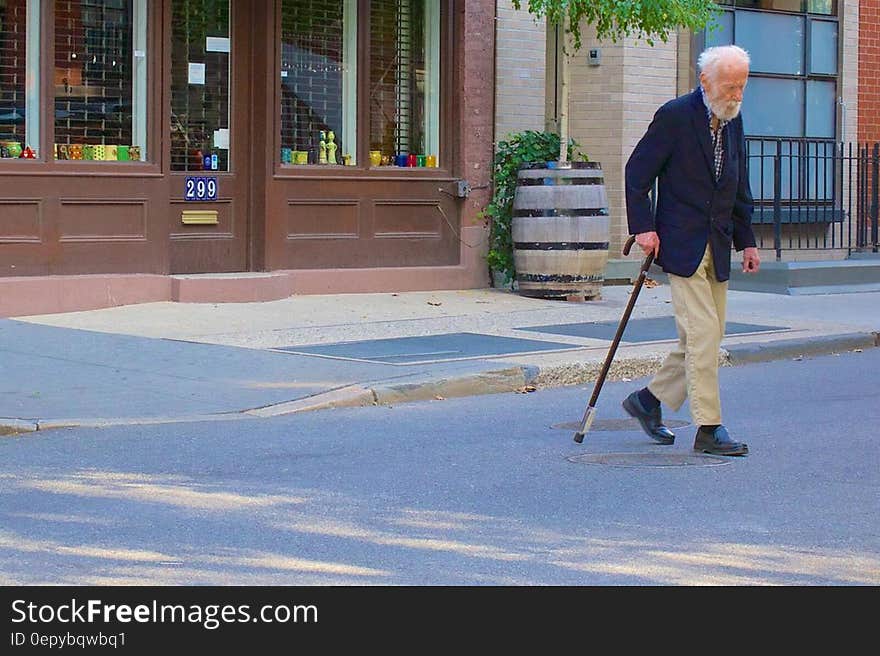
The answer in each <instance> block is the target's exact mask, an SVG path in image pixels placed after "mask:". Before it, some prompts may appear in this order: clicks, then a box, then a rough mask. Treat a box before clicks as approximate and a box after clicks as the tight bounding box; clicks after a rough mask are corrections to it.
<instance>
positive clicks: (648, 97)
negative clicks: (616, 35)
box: [569, 26, 678, 259]
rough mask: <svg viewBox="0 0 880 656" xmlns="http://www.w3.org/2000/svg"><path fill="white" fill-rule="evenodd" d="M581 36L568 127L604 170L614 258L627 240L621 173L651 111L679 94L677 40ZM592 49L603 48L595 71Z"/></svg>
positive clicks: (589, 30)
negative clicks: (649, 42)
mask: <svg viewBox="0 0 880 656" xmlns="http://www.w3.org/2000/svg"><path fill="white" fill-rule="evenodd" d="M581 33H582V34H583V37H584V39H583V48H582V49H581V50H580V52H578V53H576V54H575V55H574V56H573V57H572V60H571V66H572V67H571V74H572V77H571V81H572V86H571V99H570V111H571V118H570V123H569V125H570V128H571V136H572V137H574V138H575V139H576V140H577V141H578V142H579V143H581V144H582V145H583V151H584V152H585V153H586V155H587V156H588V157H589V158H590V159H591V160H593V161H597V162H599V163H600V164H601V165H602V172H603V173H604V176H605V190H606V193H607V194H608V210H609V212H610V214H611V244H610V257H611V259H618V258H620V257H621V256H620V251H621V248H622V246H623V243H624V241H626V238H627V236H629V230H628V228H627V220H626V202H625V195H624V180H623V177H624V175H623V174H624V168H625V166H626V161H627V159H629V156H630V153H632V150H633V148H634V147H635V145H636V143H637V142H638V140H639V139H640V138H641V136H642V134H644V131H645V129H646V128H647V127H648V124H649V123H650V122H651V119H652V118H653V116H654V112H656V111H657V109H658V108H659V107H660V105H662V104H663V103H664V102H666V101H667V100H670V99H672V98H674V97H675V96H676V95H677V83H678V74H677V72H678V64H677V60H676V52H677V47H678V38H677V37H676V36H671V37H670V39H669V42H668V43H662V42H659V41H658V42H656V43H655V45H654V46H653V47H651V46H648V45H647V44H646V43H645V42H644V41H638V40H635V39H632V38H627V39H624V40H622V41H619V42H618V43H611V42H607V43H606V42H599V41H597V40H596V37H595V30H594V29H593V28H591V27H586V26H584V27H583V28H582V30H581ZM594 47H599V48H600V49H601V55H602V59H601V64H600V65H599V66H590V65H589V64H588V63H587V56H586V51H587V49H588V48H594ZM634 257H635V259H638V256H634Z"/></svg>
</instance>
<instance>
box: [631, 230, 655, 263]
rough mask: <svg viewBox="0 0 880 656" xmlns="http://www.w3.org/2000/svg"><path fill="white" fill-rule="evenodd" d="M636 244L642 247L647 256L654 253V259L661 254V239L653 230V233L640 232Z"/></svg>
mask: <svg viewBox="0 0 880 656" xmlns="http://www.w3.org/2000/svg"><path fill="white" fill-rule="evenodd" d="M636 243H637V244H638V245H639V246H640V247H641V249H642V252H643V253H644V254H645V255H650V254H651V253H654V259H655V260H656V259H657V255H658V254H659V253H660V237H658V236H657V233H656V232H654V231H653V230H652V231H651V232H640V233H639V234H637V235H636Z"/></svg>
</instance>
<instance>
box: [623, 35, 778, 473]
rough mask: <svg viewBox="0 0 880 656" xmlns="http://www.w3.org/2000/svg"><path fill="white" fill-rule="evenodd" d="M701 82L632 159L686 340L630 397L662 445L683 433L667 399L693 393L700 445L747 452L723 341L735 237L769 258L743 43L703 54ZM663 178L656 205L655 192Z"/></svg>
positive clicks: (640, 239) (645, 238)
mask: <svg viewBox="0 0 880 656" xmlns="http://www.w3.org/2000/svg"><path fill="white" fill-rule="evenodd" d="M697 64H698V66H699V69H700V86H699V87H698V88H697V89H695V90H694V91H693V92H692V93H689V94H686V95H684V96H681V97H679V98H675V99H674V100H671V101H669V102H667V103H666V104H665V105H663V106H662V107H661V108H660V109H659V110H657V113H656V114H655V115H654V120H653V121H652V122H651V125H650V126H649V127H648V130H647V132H646V133H645V135H644V136H643V137H642V139H641V140H640V141H639V143H638V144H637V145H636V147H635V150H633V153H632V155H631V156H630V158H629V161H628V162H627V165H626V209H627V217H628V222H629V230H630V233H631V234H634V235H635V237H636V243H637V244H638V245H639V246H640V247H641V249H642V250H643V251H644V253H645V254H646V255H647V254H649V253H653V254H654V256H655V258H656V262H657V264H658V265H659V266H661V267H662V268H663V270H664V271H665V272H666V273H668V274H669V284H670V288H671V291H672V303H673V308H674V312H675V325H676V328H677V330H678V337H679V342H678V345H677V346H676V348H675V350H673V351H672V352H671V353H670V354H669V356H668V357H667V358H666V360H665V361H664V362H663V365H662V366H661V368H660V370H659V371H658V372H657V373H656V375H655V376H654V377H653V378H652V379H651V382H650V383H649V384H648V386H647V387H645V388H643V389H641V390H638V391H636V392H633V393H632V394H630V395H629V396H628V397H627V398H626V400H624V402H623V408H624V410H626V412H627V413H628V414H630V415H631V416H633V417H635V418H636V419H638V421H639V423H640V424H641V426H642V428H643V429H644V430H645V432H646V433H647V434H648V435H649V436H650V437H651V438H653V439H654V440H655V441H656V442H659V443H660V444H672V443H673V441H674V440H675V435H674V434H673V433H672V431H671V430H669V428H668V427H666V426H665V425H664V424H663V419H662V414H661V411H660V405H661V403H662V404H665V405H667V406H669V407H670V408H672V409H673V410H678V409H679V408H680V407H681V406H682V404H683V403H684V401H685V399H686V398H689V399H690V411H691V416H692V418H693V421H694V424H695V425H697V426H698V427H699V428H698V429H697V434H696V437H695V439H694V449H695V450H697V451H702V452H706V453H713V454H721V455H731V456H733V455H745V454H747V453H748V451H749V449H748V446H747V445H746V444H745V443H742V442H738V441H736V440H734V439H733V438H732V437H731V436H730V434H729V433H728V431H727V429H726V428H725V427H724V425H723V424H722V423H721V401H720V393H719V387H718V350H719V347H720V346H721V339H722V337H723V336H724V321H725V308H726V302H727V285H728V279H729V278H730V259H731V253H730V251H731V242H732V243H733V245H734V246H735V247H736V250H737V251H743V260H742V270H743V271H744V272H747V273H756V272H757V271H758V269H759V267H760V264H761V261H760V258H759V256H758V249H757V248H756V247H755V235H754V233H753V232H752V227H751V219H752V210H753V203H752V194H751V191H750V189H749V180H748V175H747V173H746V152H745V139H744V136H743V126H742V117H741V116H740V106H741V104H742V99H743V91H744V90H745V88H746V82H747V81H748V77H749V55H748V53H747V52H746V51H745V50H743V49H742V48H739V47H737V46H719V47H715V48H708V49H707V50H706V51H704V52H703V53H702V54H701V55H700V57H699V59H698V62H697ZM655 179H656V180H657V182H658V187H657V188H658V197H657V206H656V212H652V211H651V204H650V200H649V197H648V193H649V191H650V190H651V189H652V188H653V186H654V180H655Z"/></svg>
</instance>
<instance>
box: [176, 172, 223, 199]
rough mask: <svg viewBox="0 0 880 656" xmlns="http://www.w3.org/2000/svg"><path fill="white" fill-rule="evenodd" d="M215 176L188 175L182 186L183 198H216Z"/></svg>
mask: <svg viewBox="0 0 880 656" xmlns="http://www.w3.org/2000/svg"><path fill="white" fill-rule="evenodd" d="M217 188H218V185H217V178H215V177H205V176H201V175H198V176H188V177H187V179H186V186H185V187H184V192H183V199H184V200H199V201H205V200H217Z"/></svg>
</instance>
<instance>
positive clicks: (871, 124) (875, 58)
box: [858, 0, 880, 142]
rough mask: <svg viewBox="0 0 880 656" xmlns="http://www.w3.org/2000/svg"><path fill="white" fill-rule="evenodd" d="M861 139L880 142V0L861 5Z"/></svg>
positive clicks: (862, 2)
mask: <svg viewBox="0 0 880 656" xmlns="http://www.w3.org/2000/svg"><path fill="white" fill-rule="evenodd" d="M858 140H859V141H860V142H865V141H880V0H861V1H860V3H859V134H858Z"/></svg>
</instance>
